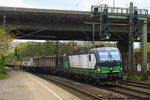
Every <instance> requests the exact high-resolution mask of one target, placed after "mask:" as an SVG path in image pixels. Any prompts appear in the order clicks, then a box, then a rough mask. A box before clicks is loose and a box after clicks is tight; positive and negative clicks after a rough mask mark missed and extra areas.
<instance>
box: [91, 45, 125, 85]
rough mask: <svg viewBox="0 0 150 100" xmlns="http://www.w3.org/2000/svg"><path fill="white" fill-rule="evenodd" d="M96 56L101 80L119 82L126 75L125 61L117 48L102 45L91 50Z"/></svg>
mask: <svg viewBox="0 0 150 100" xmlns="http://www.w3.org/2000/svg"><path fill="white" fill-rule="evenodd" d="M89 53H94V54H95V56H96V68H97V70H98V72H99V81H100V82H102V81H105V82H117V81H118V80H119V79H122V78H123V77H124V74H123V71H122V69H123V62H122V58H121V54H120V51H119V50H118V49H117V48H111V47H102V48H96V49H93V50H90V51H89Z"/></svg>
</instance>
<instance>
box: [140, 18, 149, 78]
mask: <svg viewBox="0 0 150 100" xmlns="http://www.w3.org/2000/svg"><path fill="white" fill-rule="evenodd" d="M141 38H142V41H141V49H142V51H141V59H142V63H141V65H142V80H147V79H148V75H147V20H144V21H143V23H142V36H141Z"/></svg>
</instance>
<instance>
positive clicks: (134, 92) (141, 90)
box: [35, 74, 150, 100]
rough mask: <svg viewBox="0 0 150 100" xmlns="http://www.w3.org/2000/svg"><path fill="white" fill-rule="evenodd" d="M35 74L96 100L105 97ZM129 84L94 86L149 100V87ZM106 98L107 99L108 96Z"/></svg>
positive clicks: (47, 76) (131, 97) (101, 99)
mask: <svg viewBox="0 0 150 100" xmlns="http://www.w3.org/2000/svg"><path fill="white" fill-rule="evenodd" d="M35 75H37V76H39V77H42V78H44V79H46V80H49V81H53V82H55V83H58V84H61V85H64V86H66V87H69V88H71V89H73V90H76V91H78V92H81V93H82V94H85V95H87V96H89V97H91V98H94V99H96V100H103V99H105V97H103V96H102V95H100V94H99V93H97V92H92V91H93V90H91V92H89V90H86V88H81V87H78V86H74V85H70V84H69V83H67V82H63V81H61V80H59V79H57V78H51V77H49V75H41V74H35ZM77 84H80V83H77ZM129 84H130V83H128V84H123V83H121V84H119V85H116V86H109V87H106V86H98V85H97V86H95V87H98V88H99V89H105V90H108V91H112V92H115V93H119V94H123V95H126V96H127V99H143V100H149V99H150V90H149V89H146V88H145V87H144V86H141V87H137V86H134V85H129ZM87 88H88V87H87ZM111 98H113V97H110V99H111ZM114 98H115V97H114ZM107 99H109V97H108V98H107ZM115 99H117V98H115ZM121 99H123V98H121Z"/></svg>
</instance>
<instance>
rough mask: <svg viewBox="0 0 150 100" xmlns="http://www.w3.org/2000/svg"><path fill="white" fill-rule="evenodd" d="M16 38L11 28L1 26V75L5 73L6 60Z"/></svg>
mask: <svg viewBox="0 0 150 100" xmlns="http://www.w3.org/2000/svg"><path fill="white" fill-rule="evenodd" d="M14 38H15V36H14V35H13V34H11V30H10V29H9V28H6V27H3V26H0V73H1V72H4V64H5V58H6V55H7V53H8V52H9V50H10V49H11V47H12V44H11V42H12V40H13V39H14Z"/></svg>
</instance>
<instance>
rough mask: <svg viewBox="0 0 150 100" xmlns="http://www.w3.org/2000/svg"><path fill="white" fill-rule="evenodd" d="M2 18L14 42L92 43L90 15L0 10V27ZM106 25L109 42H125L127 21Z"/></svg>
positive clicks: (149, 32) (53, 11)
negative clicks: (28, 40)
mask: <svg viewBox="0 0 150 100" xmlns="http://www.w3.org/2000/svg"><path fill="white" fill-rule="evenodd" d="M3 16H6V23H7V25H9V26H11V28H12V30H13V32H14V34H16V36H17V38H18V39H35V40H85V41H92V40H93V33H92V30H93V29H92V24H87V23H89V22H92V19H91V16H90V12H83V11H65V10H49V9H30V8H14V7H0V23H2V22H3ZM149 19H150V18H149ZM96 22H98V21H96ZM109 22H110V26H109V32H110V33H111V34H112V35H111V38H110V39H109V41H124V42H127V41H128V33H129V21H128V20H117V19H109ZM149 24H150V22H148V41H149V42H150V28H149V27H150V25H149ZM98 27H99V26H98V25H96V32H95V38H94V40H96V41H100V36H99V33H98V30H99V28H98Z"/></svg>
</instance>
